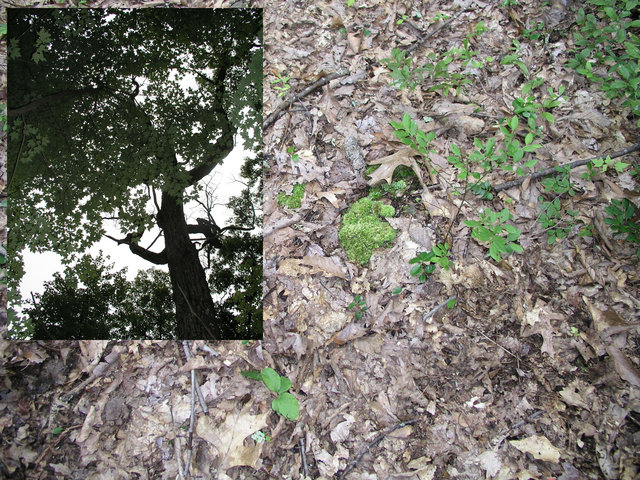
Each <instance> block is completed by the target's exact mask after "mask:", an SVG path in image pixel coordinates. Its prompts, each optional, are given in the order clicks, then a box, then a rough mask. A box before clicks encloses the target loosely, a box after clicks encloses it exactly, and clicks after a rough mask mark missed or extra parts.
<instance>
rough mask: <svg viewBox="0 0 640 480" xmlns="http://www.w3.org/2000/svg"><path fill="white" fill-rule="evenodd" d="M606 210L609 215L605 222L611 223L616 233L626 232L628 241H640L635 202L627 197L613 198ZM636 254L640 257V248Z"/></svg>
mask: <svg viewBox="0 0 640 480" xmlns="http://www.w3.org/2000/svg"><path fill="white" fill-rule="evenodd" d="M604 211H605V212H606V213H607V214H608V215H609V216H608V217H606V218H605V219H604V223H606V224H607V225H609V226H610V227H611V230H613V231H614V232H615V233H616V234H626V235H627V236H626V238H625V240H626V241H628V242H633V243H640V219H639V217H638V214H637V212H636V207H635V206H634V204H633V203H631V202H630V201H629V200H627V199H626V198H623V199H622V200H616V199H613V200H611V203H610V204H609V206H608V207H606V208H605V209H604ZM636 255H637V256H638V258H640V249H638V251H637V252H636Z"/></svg>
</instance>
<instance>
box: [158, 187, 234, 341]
mask: <svg viewBox="0 0 640 480" xmlns="http://www.w3.org/2000/svg"><path fill="white" fill-rule="evenodd" d="M158 225H159V226H160V228H162V230H163V231H164V240H165V245H166V248H165V251H166V255H167V261H168V266H169V275H170V277H171V285H172V287H173V300H174V302H175V304H176V317H177V321H178V328H177V334H178V338H179V339H225V338H227V339H228V338H230V336H229V335H230V330H231V328H230V326H229V325H222V324H221V320H220V319H219V318H218V316H217V315H216V307H215V305H214V303H213V300H212V298H211V291H210V289H209V284H208V283H207V278H206V276H205V273H204V269H203V268H202V265H201V264H200V259H199V258H198V252H197V250H196V248H195V246H194V245H193V243H191V240H190V239H189V233H188V231H187V223H186V221H185V217H184V210H183V207H182V203H181V202H179V201H178V199H177V198H175V197H174V196H172V195H169V194H168V193H166V192H163V193H162V206H161V208H160V212H159V213H158Z"/></svg>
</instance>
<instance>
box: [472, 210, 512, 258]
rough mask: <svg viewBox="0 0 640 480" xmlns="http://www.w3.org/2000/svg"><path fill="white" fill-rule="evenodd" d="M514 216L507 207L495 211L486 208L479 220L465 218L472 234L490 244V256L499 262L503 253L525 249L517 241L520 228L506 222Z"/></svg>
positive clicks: (480, 240) (479, 240)
mask: <svg viewBox="0 0 640 480" xmlns="http://www.w3.org/2000/svg"><path fill="white" fill-rule="evenodd" d="M511 218H512V215H511V213H510V212H509V210H507V209H506V208H504V209H502V210H501V211H499V212H494V211H493V210H491V209H490V208H486V209H485V210H484V211H483V212H482V213H481V214H480V217H479V218H478V220H465V221H464V224H465V225H466V226H467V227H471V229H472V230H471V236H472V237H473V238H475V239H476V240H477V241H478V242H482V243H488V244H489V256H490V257H491V258H493V259H494V260H495V261H496V262H499V261H500V260H501V258H502V255H505V254H509V253H513V252H516V253H522V252H523V251H524V249H523V248H522V246H521V245H520V244H518V243H516V242H515V241H516V240H517V239H518V238H520V234H521V233H522V232H521V231H520V230H519V229H518V228H516V227H514V226H513V225H510V224H508V223H506V222H507V221H508V220H510V219H511Z"/></svg>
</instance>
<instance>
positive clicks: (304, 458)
mask: <svg viewBox="0 0 640 480" xmlns="http://www.w3.org/2000/svg"><path fill="white" fill-rule="evenodd" d="M304 449H305V445H304V437H300V454H301V455H302V471H303V472H304V478H309V467H308V466H307V454H306V453H305V452H304Z"/></svg>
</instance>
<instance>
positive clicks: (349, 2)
mask: <svg viewBox="0 0 640 480" xmlns="http://www.w3.org/2000/svg"><path fill="white" fill-rule="evenodd" d="M355 4H356V0H347V7H353V6H354V5H355Z"/></svg>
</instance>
